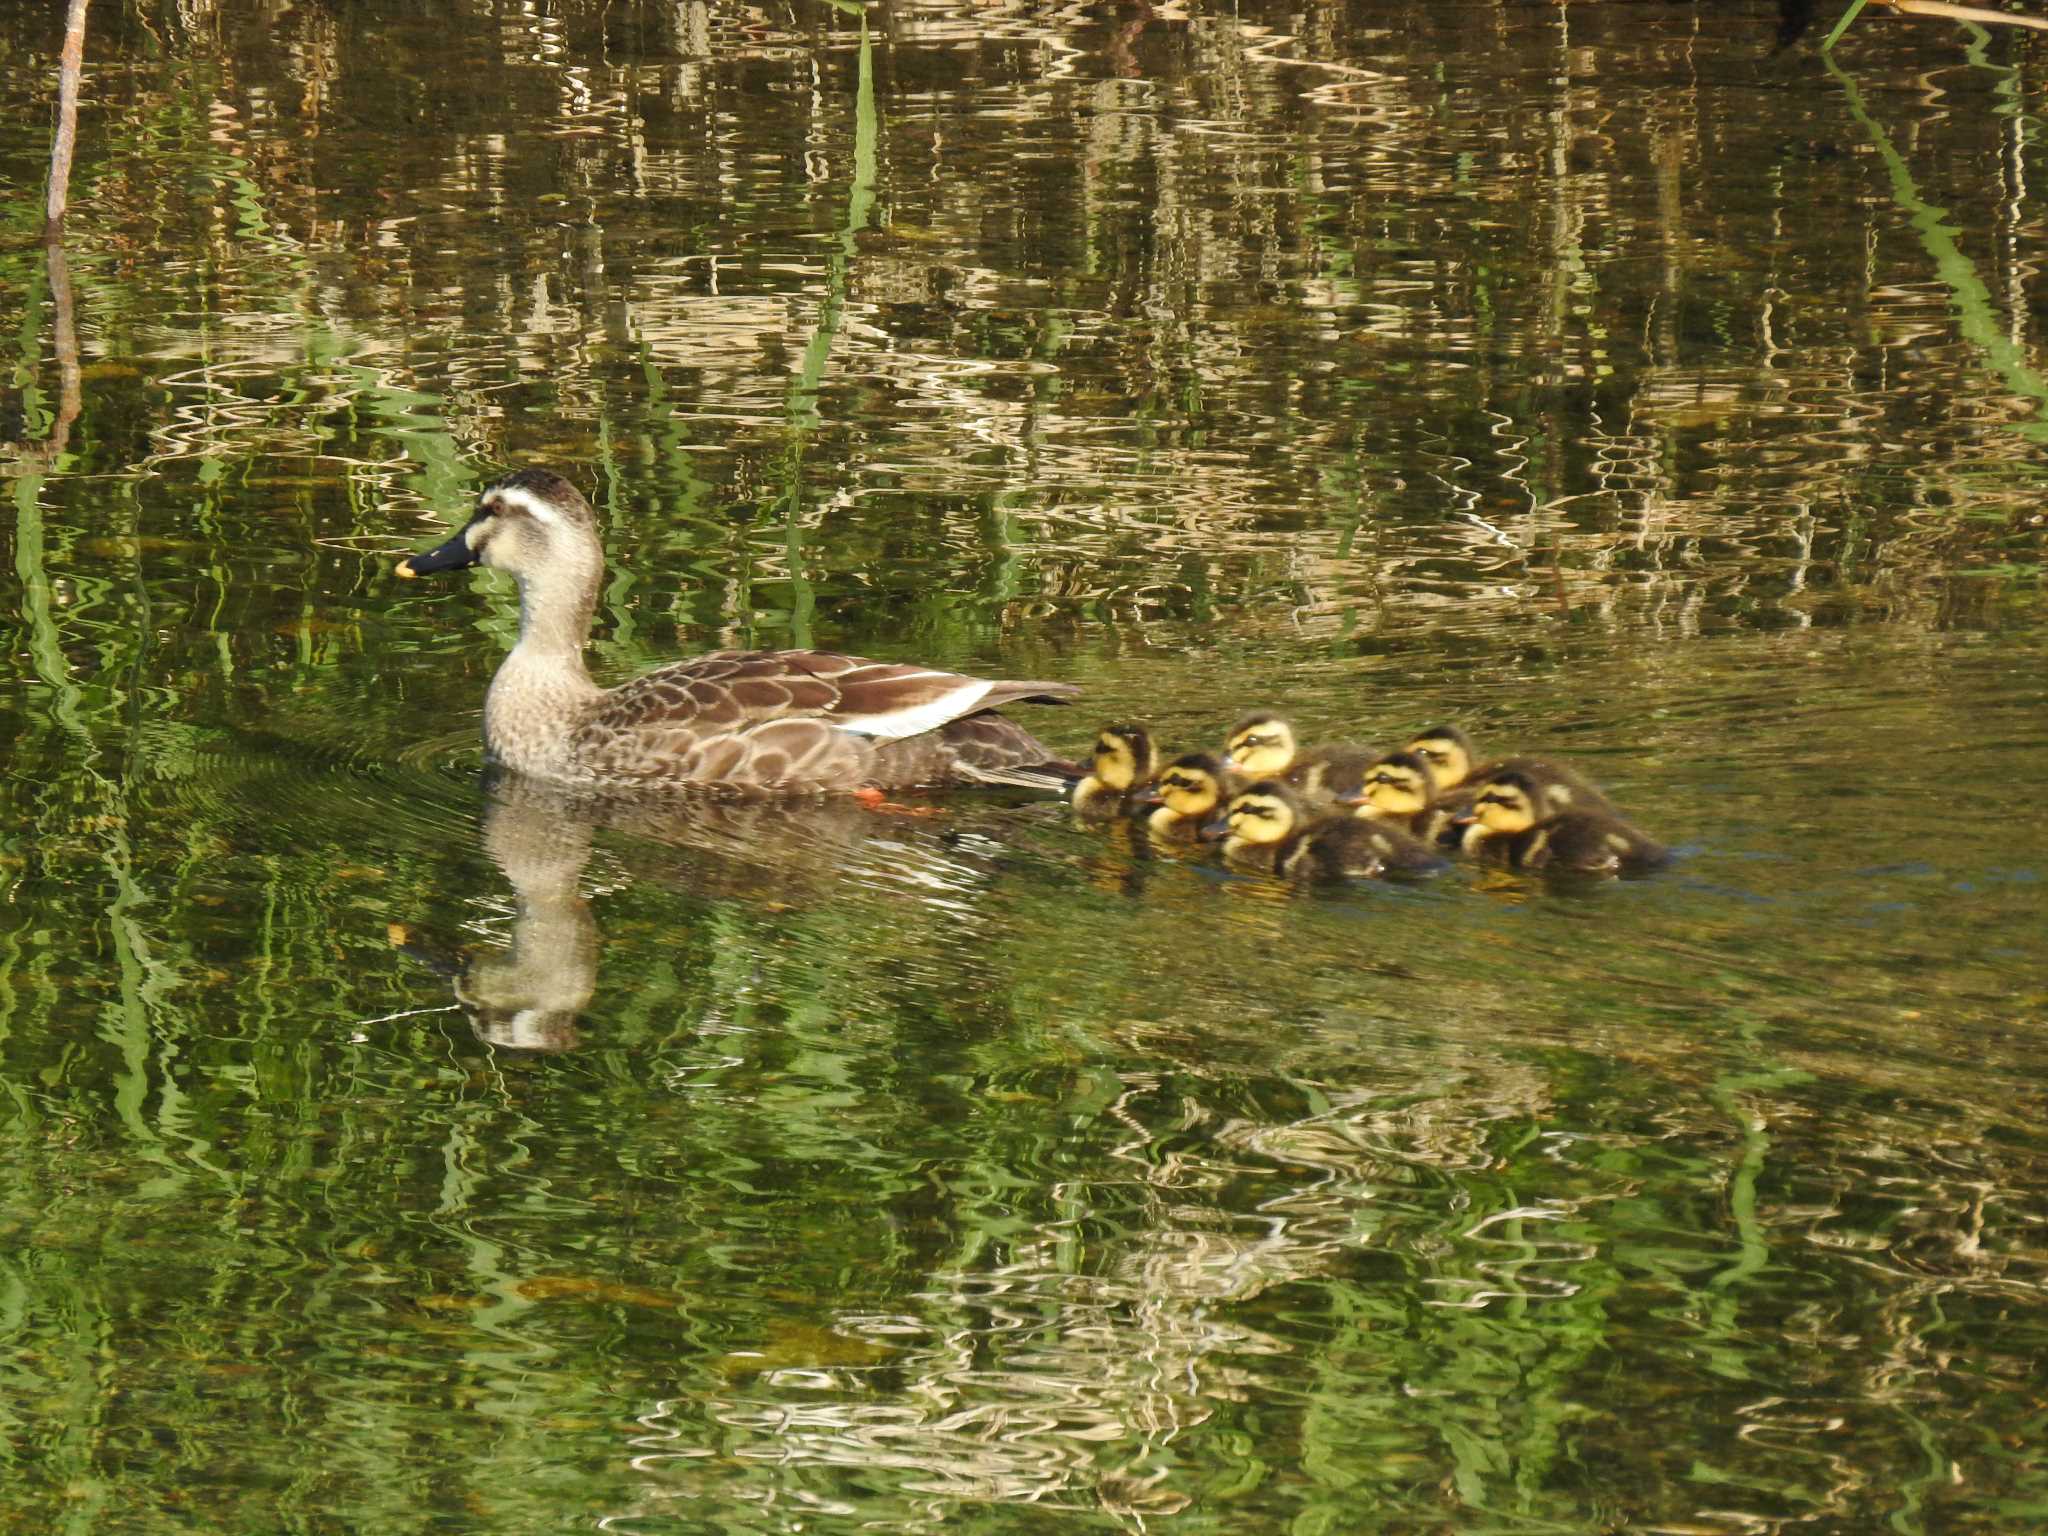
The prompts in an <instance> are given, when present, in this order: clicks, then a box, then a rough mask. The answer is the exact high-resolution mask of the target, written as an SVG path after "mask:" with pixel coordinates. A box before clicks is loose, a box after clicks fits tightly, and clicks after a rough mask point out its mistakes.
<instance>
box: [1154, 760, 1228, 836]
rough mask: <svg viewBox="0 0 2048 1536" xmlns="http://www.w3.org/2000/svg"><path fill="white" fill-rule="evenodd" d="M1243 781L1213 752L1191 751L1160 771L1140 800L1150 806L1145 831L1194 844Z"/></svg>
mask: <svg viewBox="0 0 2048 1536" xmlns="http://www.w3.org/2000/svg"><path fill="white" fill-rule="evenodd" d="M1243 787H1244V781H1243V780H1242V779H1240V778H1239V777H1238V776H1237V774H1236V773H1235V772H1234V771H1233V770H1232V769H1231V767H1230V765H1229V764H1228V763H1226V762H1225V761H1224V760H1223V759H1222V758H1220V757H1218V756H1217V755H1216V754H1215V753H1213V752H1190V753H1188V754H1187V755H1186V756H1185V757H1176V758H1175V759H1174V760H1173V761H1172V762H1170V763H1168V764H1167V765H1166V766H1165V767H1164V768H1162V769H1160V770H1159V776H1158V778H1156V779H1154V780H1153V781H1152V787H1151V788H1150V789H1149V790H1148V791H1146V793H1145V794H1144V796H1143V797H1142V798H1141V800H1140V802H1139V803H1140V805H1141V806H1146V807H1150V809H1148V810H1147V812H1146V816H1145V830H1146V831H1147V832H1149V833H1150V834H1151V835H1152V836H1153V837H1156V838H1158V839H1159V840H1160V841H1161V842H1165V843H1193V842H1196V841H1197V840H1199V839H1200V837H1201V835H1202V825H1203V823H1205V822H1207V821H1208V820H1209V818H1210V817H1212V816H1214V815H1215V814H1216V811H1217V808H1218V807H1220V806H1221V805H1222V804H1223V803H1224V802H1225V801H1226V800H1228V799H1229V798H1230V797H1231V796H1232V795H1234V794H1236V793H1237V792H1238V791H1239V790H1240V789H1242V788H1243Z"/></svg>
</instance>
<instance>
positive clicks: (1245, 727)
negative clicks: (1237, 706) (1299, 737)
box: [1223, 709, 1300, 779]
mask: <svg viewBox="0 0 2048 1536" xmlns="http://www.w3.org/2000/svg"><path fill="white" fill-rule="evenodd" d="M1223 750H1224V753H1225V754H1226V755H1227V756H1228V757H1229V758H1230V761H1231V762H1232V764H1234V765H1235V766H1236V768H1237V770H1238V772H1240V773H1243V774H1248V775H1250V776H1251V777H1252V778H1255V779H1263V778H1268V777H1270V776H1271V775H1273V774H1276V773H1285V772H1286V771H1287V770H1288V768H1289V766H1290V765H1291V764H1292V763H1293V762H1294V757H1295V754H1296V753H1297V752H1298V751H1300V747H1299V746H1298V745H1297V744H1296V742H1295V739H1294V727H1293V726H1292V725H1289V724H1288V723H1287V721H1286V720H1284V719H1282V718H1281V717H1280V716H1279V715H1276V714H1274V713H1273V712H1272V711H1271V710H1269V709H1261V710H1256V711H1254V712H1253V713H1251V714H1249V715H1246V716H1245V717H1244V718H1243V719H1242V720H1240V721H1238V722H1237V724H1236V725H1234V726H1232V727H1231V728H1230V734H1229V736H1227V737H1225V738H1224V742H1223Z"/></svg>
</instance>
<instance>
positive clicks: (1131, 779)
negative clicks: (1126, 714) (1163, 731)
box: [1093, 725, 1159, 793]
mask: <svg viewBox="0 0 2048 1536" xmlns="http://www.w3.org/2000/svg"><path fill="white" fill-rule="evenodd" d="M1093 768H1094V773H1095V778H1096V780H1097V782H1099V783H1100V784H1102V785H1103V786H1104V787H1105V788H1107V789H1113V790H1116V791H1118V792H1119V793H1121V792H1122V791H1124V790H1127V789H1131V788H1133V787H1134V786H1136V785H1139V784H1143V783H1145V782H1146V781H1147V780H1148V779H1150V778H1151V777H1152V776H1153V775H1154V774H1155V773H1157V772H1158V771H1159V749H1158V748H1157V747H1156V746H1154V745H1153V744H1152V733H1151V732H1150V731H1148V730H1146V729H1145V727H1144V726H1142V725H1105V726H1104V727H1103V728H1102V734H1101V735H1099V736H1097V737H1096V738H1095V754H1094V759H1093Z"/></svg>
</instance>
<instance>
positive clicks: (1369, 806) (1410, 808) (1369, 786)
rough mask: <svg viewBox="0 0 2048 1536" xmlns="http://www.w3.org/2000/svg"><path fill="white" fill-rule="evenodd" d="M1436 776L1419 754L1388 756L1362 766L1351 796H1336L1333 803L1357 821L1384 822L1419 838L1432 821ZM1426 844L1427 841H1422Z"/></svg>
mask: <svg viewBox="0 0 2048 1536" xmlns="http://www.w3.org/2000/svg"><path fill="white" fill-rule="evenodd" d="M1437 800H1438V796H1437V792H1436V773H1435V771H1434V770H1433V769H1432V768H1431V767H1430V766H1429V759H1428V758H1426V757H1424V756H1423V755H1422V754H1421V753H1420V752H1406V751H1403V752H1388V753H1385V754H1383V755H1382V756H1380V757H1377V758H1374V759H1373V760H1372V761H1371V762H1369V763H1367V764H1366V765H1365V768H1364V770H1363V772H1362V773H1361V774H1360V776H1359V785H1358V791H1357V793H1355V794H1348V795H1339V796H1338V797H1337V803H1338V804H1340V805H1342V806H1345V807H1347V808H1348V809H1349V810H1350V811H1351V813H1352V814H1353V815H1354V816H1356V817H1358V818H1359V819H1360V820H1361V821H1387V822H1391V823H1393V824H1394V825H1395V826H1398V827H1400V828H1401V829H1402V830H1404V831H1407V832H1412V833H1414V834H1416V835H1417V836H1419V837H1420V836H1423V835H1424V833H1425V830H1426V828H1427V827H1428V825H1429V824H1430V823H1431V822H1432V821H1433V820H1435V819H1436V818H1435V817H1433V816H1432V814H1431V812H1432V808H1433V807H1434V806H1435V805H1436V804H1437ZM1424 840H1425V841H1427V838H1426V837H1425V839H1424Z"/></svg>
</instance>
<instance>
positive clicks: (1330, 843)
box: [1204, 779, 1446, 880]
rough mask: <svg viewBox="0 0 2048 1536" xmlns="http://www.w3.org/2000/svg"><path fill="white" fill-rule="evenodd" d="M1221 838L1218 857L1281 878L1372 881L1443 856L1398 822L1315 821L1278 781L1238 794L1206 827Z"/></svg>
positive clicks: (1438, 863) (1418, 869)
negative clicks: (1226, 808) (1392, 823)
mask: <svg viewBox="0 0 2048 1536" xmlns="http://www.w3.org/2000/svg"><path fill="white" fill-rule="evenodd" d="M1204 830H1205V832H1206V833H1207V834H1208V835H1212V836H1216V835H1220V836H1222V837H1223V839H1224V841H1223V861H1224V862H1225V863H1226V864H1229V865H1231V866H1232V867H1233V868H1236V869H1243V870H1249V871H1252V872H1255V873H1258V874H1265V875H1277V876H1279V877H1280V878H1281V879H1283V880H1369V879H1372V878H1374V877H1376V876H1381V875H1433V874H1435V873H1437V872H1438V871H1439V870H1441V869H1444V868H1445V867H1446V864H1445V861H1444V860H1443V859H1442V858H1440V857H1439V856H1438V855H1436V854H1435V853H1433V852H1431V851H1430V850H1429V849H1428V848H1426V847H1424V846H1423V845H1422V844H1421V843H1418V842H1417V841H1416V840H1415V839H1414V838H1412V837H1410V836H1409V835H1408V834H1407V833H1406V832H1403V831H1402V830H1401V829H1400V828H1399V827H1395V826H1389V825H1388V824H1387V823H1385V822H1383V821H1359V820H1357V819H1355V818H1353V817H1349V816H1345V817H1337V818H1333V819H1325V820H1321V821H1318V820H1316V819H1314V816H1313V813H1312V812H1311V811H1310V809H1309V806H1308V804H1307V802H1305V801H1304V800H1303V799H1302V797H1301V795H1300V794H1299V793H1297V792H1296V791H1295V790H1294V789H1292V788H1291V787H1289V786H1288V785H1287V784H1285V783H1283V782H1282V781H1280V780H1279V779H1261V780H1260V781H1259V782H1258V783H1256V784H1253V785H1252V786H1250V787H1249V788H1248V789H1245V790H1242V791H1241V792H1239V793H1238V794H1237V795H1236V796H1235V797H1234V798H1233V799H1232V800H1231V802H1230V806H1229V809H1228V810H1226V811H1225V812H1224V814H1223V816H1222V817H1221V818H1220V819H1219V820H1217V821H1212V822H1211V823H1210V824H1209V826H1208V828H1206V829H1204Z"/></svg>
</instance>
